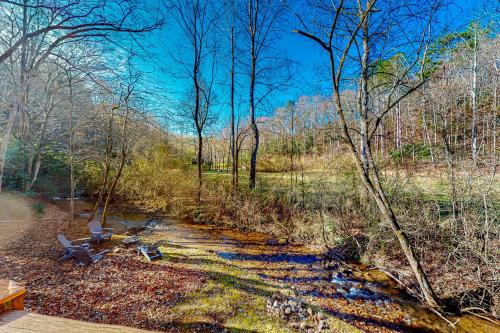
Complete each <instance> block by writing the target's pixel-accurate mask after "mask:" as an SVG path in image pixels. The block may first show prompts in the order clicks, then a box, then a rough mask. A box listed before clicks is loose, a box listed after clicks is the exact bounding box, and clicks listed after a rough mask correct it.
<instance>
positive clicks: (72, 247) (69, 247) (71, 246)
mask: <svg viewBox="0 0 500 333" xmlns="http://www.w3.org/2000/svg"><path fill="white" fill-rule="evenodd" d="M66 248H67V249H73V250H74V249H84V250H85V249H86V248H85V247H84V246H81V245H69V246H66Z"/></svg>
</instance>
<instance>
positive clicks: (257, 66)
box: [240, 0, 290, 189]
mask: <svg viewBox="0 0 500 333" xmlns="http://www.w3.org/2000/svg"><path fill="white" fill-rule="evenodd" d="M284 10H285V2H284V1H261V0H247V2H246V8H245V9H244V10H243V9H242V10H240V19H241V21H242V25H243V26H244V27H246V36H245V39H246V47H248V53H249V63H248V66H249V75H248V76H249V91H248V93H249V98H248V104H249V113H250V126H251V128H252V133H253V142H252V151H251V155H250V179H249V187H250V188H251V189H253V188H255V180H256V175H257V153H258V151H259V128H258V126H257V107H258V106H259V104H261V103H262V102H263V101H264V100H265V99H266V98H267V97H268V96H269V95H270V94H271V93H272V92H273V91H275V90H276V89H277V88H279V87H281V86H283V85H286V83H287V81H288V79H289V76H290V74H289V73H288V75H287V76H288V78H283V77H281V78H282V79H283V80H282V81H279V82H277V81H276V79H280V73H279V72H280V69H284V68H286V67H287V66H288V65H290V64H289V63H288V62H287V61H286V58H284V57H280V56H278V55H276V51H277V49H276V48H274V45H273V42H274V39H275V38H276V34H277V32H278V25H279V24H280V23H282V22H280V21H281V19H282V18H283V13H284ZM271 73H272V74H271ZM270 76H273V77H274V78H273V77H270Z"/></svg>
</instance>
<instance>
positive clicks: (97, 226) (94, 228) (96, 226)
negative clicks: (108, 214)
mask: <svg viewBox="0 0 500 333" xmlns="http://www.w3.org/2000/svg"><path fill="white" fill-rule="evenodd" d="M88 226H89V230H90V232H102V226H101V223H100V222H99V221H97V220H93V221H90V222H89V224H88Z"/></svg>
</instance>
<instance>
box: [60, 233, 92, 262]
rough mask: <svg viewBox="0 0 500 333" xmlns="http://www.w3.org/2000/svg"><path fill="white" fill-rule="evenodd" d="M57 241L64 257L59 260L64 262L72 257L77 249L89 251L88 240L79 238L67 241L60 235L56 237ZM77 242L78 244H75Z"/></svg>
mask: <svg viewBox="0 0 500 333" xmlns="http://www.w3.org/2000/svg"><path fill="white" fill-rule="evenodd" d="M57 240H58V241H59V243H61V245H62V246H63V247H64V255H63V256H62V257H61V258H60V260H66V259H69V258H72V257H74V255H75V251H76V250H77V249H80V248H83V249H87V250H88V249H89V243H88V242H89V241H90V238H80V239H75V240H73V241H70V240H69V239H67V238H66V236H64V235H62V234H60V235H57ZM76 242H78V243H79V244H75V243H76Z"/></svg>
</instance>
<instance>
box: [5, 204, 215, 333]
mask: <svg viewBox="0 0 500 333" xmlns="http://www.w3.org/2000/svg"><path fill="white" fill-rule="evenodd" d="M47 216H49V217H47ZM64 218H65V216H62V215H60V216H57V215H50V211H49V214H48V215H47V214H46V215H45V219H41V220H39V221H38V222H36V223H34V224H33V227H32V229H31V230H29V231H28V232H27V233H26V235H25V236H24V237H23V238H22V239H20V240H17V241H15V242H13V243H11V244H9V246H7V247H6V248H5V249H3V250H0V278H8V279H13V280H16V281H18V282H19V283H20V284H21V285H23V286H25V287H26V289H27V290H28V294H27V298H26V308H27V309H28V310H31V311H34V312H37V313H40V314H46V315H51V316H60V317H67V318H71V319H77V320H85V321H91V322H97V323H106V324H118V325H126V326H134V327H140V328H146V329H156V330H162V329H163V330H166V329H167V328H171V327H172V324H171V321H172V320H174V319H178V318H172V317H171V315H170V312H171V311H170V309H171V307H172V306H174V305H175V304H176V303H178V302H179V301H180V300H182V299H183V297H184V296H185V295H186V294H187V293H189V292H191V291H194V290H196V289H198V288H200V287H201V286H202V285H203V283H204V281H205V277H204V275H203V274H202V273H201V272H199V271H195V270H190V269H186V268H179V267H176V266H174V265H173V264H170V263H168V262H165V261H161V262H155V263H148V262H145V261H144V258H143V257H142V256H138V255H137V253H136V252H135V251H134V249H133V248H131V249H122V250H121V251H119V252H118V253H110V254H108V255H107V256H106V257H105V258H104V259H103V260H102V261H100V262H98V263H96V264H93V265H91V266H89V267H83V268H78V267H77V266H76V265H75V263H74V262H72V261H71V260H69V261H64V262H61V261H59V260H58V258H59V255H60V254H61V252H62V250H61V249H60V248H59V246H58V245H57V243H56V242H55V239H56V235H57V234H58V233H60V232H66V233H67V232H68V228H67V222H66V221H65V220H64ZM109 246H110V244H106V243H105V244H103V247H109Z"/></svg>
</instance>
